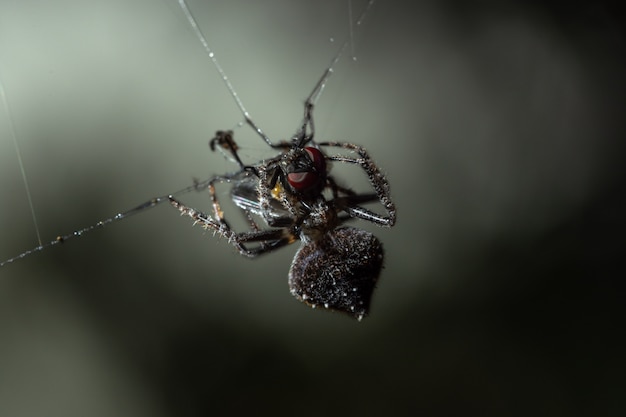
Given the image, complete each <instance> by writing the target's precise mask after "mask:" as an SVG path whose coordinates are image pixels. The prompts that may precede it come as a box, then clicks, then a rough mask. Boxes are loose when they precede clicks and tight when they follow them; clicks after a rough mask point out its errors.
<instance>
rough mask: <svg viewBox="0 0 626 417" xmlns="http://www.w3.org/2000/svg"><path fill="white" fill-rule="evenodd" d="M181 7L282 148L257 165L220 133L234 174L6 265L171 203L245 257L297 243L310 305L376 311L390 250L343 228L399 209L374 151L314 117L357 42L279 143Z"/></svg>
mask: <svg viewBox="0 0 626 417" xmlns="http://www.w3.org/2000/svg"><path fill="white" fill-rule="evenodd" d="M372 3H373V0H372V1H369V3H368V4H367V6H366V7H365V10H364V11H363V12H362V13H361V15H360V18H359V20H358V21H357V23H360V21H361V20H362V19H363V18H364V16H365V14H366V13H367V11H368V9H369V8H370V6H371V5H372ZM179 5H180V7H181V8H182V10H183V13H184V14H185V16H186V18H187V21H188V22H189V24H190V25H191V28H192V29H193V31H194V33H195V35H196V37H197V38H198V39H199V40H200V42H201V43H202V45H203V47H204V49H205V51H206V52H207V53H208V55H209V57H210V59H211V61H212V64H213V66H214V67H215V68H216V69H217V71H218V73H219V75H220V76H221V78H222V80H223V81H224V83H225V85H226V87H227V89H228V90H229V92H230V95H231V96H232V98H233V99H234V100H235V103H236V105H237V106H238V107H239V110H240V111H241V114H242V115H243V117H244V120H245V121H244V122H242V123H245V124H247V125H248V126H250V127H251V128H252V130H253V131H254V132H256V134H257V135H258V136H259V137H260V138H261V139H262V140H263V142H265V144H266V145H267V146H268V147H269V148H270V149H273V150H274V151H275V152H276V154H275V155H274V156H272V157H269V158H264V159H262V160H259V161H254V162H248V161H244V160H245V159H246V157H245V155H240V147H239V146H238V144H237V142H236V140H235V134H234V133H233V131H231V130H219V131H217V132H216V134H215V137H214V138H213V139H211V140H210V142H209V146H210V149H211V150H212V151H219V152H221V153H222V154H224V155H225V156H226V157H227V158H228V159H230V160H232V162H233V163H234V164H235V165H236V168H235V169H234V171H233V172H229V173H225V174H221V175H216V176H214V177H211V178H209V179H206V180H202V181H195V183H194V184H193V185H191V186H189V187H186V188H184V189H181V190H179V191H177V192H175V193H172V194H169V195H163V196H160V197H155V198H152V199H150V200H148V201H146V202H144V203H142V204H140V205H138V206H137V207H135V208H132V209H130V210H127V211H125V212H122V213H119V214H116V215H115V216H112V217H110V218H108V219H105V220H102V221H100V222H97V223H95V224H93V225H91V226H89V227H86V228H84V229H81V230H77V231H74V232H72V233H69V234H66V235H62V236H58V237H57V238H56V239H54V240H53V241H51V242H49V243H47V244H42V245H41V244H40V245H39V246H37V247H35V248H34V249H31V250H29V251H26V252H24V253H22V254H20V255H18V256H16V257H14V258H11V259H8V260H6V261H4V262H1V263H0V266H6V265H7V264H9V263H12V262H15V261H16V260H18V259H22V258H25V257H27V256H29V255H31V254H33V253H35V252H39V251H42V250H44V249H47V248H49V247H51V246H54V245H57V244H59V243H61V242H65V241H67V240H69V239H71V238H73V237H79V236H82V235H84V234H86V233H88V232H90V231H92V230H94V229H97V228H100V227H103V226H105V225H107V224H109V223H112V222H115V221H118V220H123V219H125V218H127V217H129V216H132V215H134V214H139V213H142V212H144V211H145V210H147V209H149V208H152V207H155V206H157V205H160V204H161V203H164V202H168V203H170V204H171V205H172V206H173V207H174V208H176V209H177V210H178V211H179V212H180V214H181V215H184V216H188V217H189V218H190V219H191V220H192V221H193V223H194V224H199V225H201V226H202V227H203V228H204V229H206V230H210V231H213V232H214V234H216V235H218V236H220V237H223V238H225V240H226V241H227V242H228V243H230V244H231V245H233V246H234V247H235V249H236V250H237V251H238V252H239V253H240V254H241V255H243V256H245V257H249V258H254V257H257V256H259V255H262V254H266V253H269V252H272V251H275V250H277V249H280V248H282V247H285V246H287V245H290V244H292V243H294V242H296V241H300V248H299V249H298V251H297V252H296V254H295V256H294V258H293V261H292V264H291V267H290V269H289V272H288V282H289V288H290V291H291V294H292V295H293V296H295V297H296V298H297V299H298V300H300V301H302V302H304V303H306V304H308V305H309V306H311V307H314V308H315V307H320V308H326V309H329V310H335V311H338V312H343V313H346V314H348V315H350V316H352V317H354V318H356V319H358V320H361V319H362V318H363V317H365V316H366V315H367V314H368V313H369V310H370V304H371V299H372V294H373V292H374V289H375V286H376V283H377V281H378V278H379V276H380V274H381V270H382V268H383V263H384V262H383V261H384V251H383V245H382V243H381V241H380V240H379V239H378V238H377V237H376V236H374V235H373V234H372V233H370V232H368V231H365V230H361V229H359V228H356V227H351V226H346V225H345V224H346V223H347V222H348V221H352V220H364V221H367V222H370V223H374V224H376V225H379V226H383V227H391V226H393V225H394V224H395V221H396V208H395V205H394V203H393V201H392V199H391V195H390V186H389V183H388V181H387V179H386V178H385V175H384V174H383V172H382V171H381V170H380V169H379V168H378V166H377V165H376V163H375V162H374V161H373V160H372V158H371V157H370V155H369V153H368V152H367V151H366V150H365V149H364V148H363V147H362V146H359V145H358V144H353V143H349V142H338V141H332V140H324V141H319V142H318V141H316V138H315V125H314V122H313V111H314V107H315V105H316V102H317V100H318V98H319V97H320V95H321V93H322V91H323V89H324V87H325V85H326V82H327V81H328V79H329V77H330V76H331V74H332V73H333V69H334V66H335V65H336V64H337V62H338V61H339V60H340V58H341V57H342V56H343V55H344V53H345V51H346V49H347V46H348V45H349V42H350V40H348V41H346V42H345V43H344V44H343V45H342V46H341V48H340V49H339V51H338V53H337V54H336V55H335V57H334V58H333V60H332V61H331V64H330V65H329V66H328V67H327V68H326V69H325V71H324V73H323V74H322V76H321V78H320V79H319V80H318V81H317V83H316V84H315V86H314V88H313V90H312V91H311V93H310V94H309V96H308V98H307V99H306V101H305V103H304V116H303V118H302V122H301V124H300V125H299V128H298V129H297V131H296V132H295V134H293V136H291V138H290V139H289V140H281V141H273V140H271V139H270V138H269V137H268V136H267V135H266V134H265V133H264V132H263V130H261V128H260V127H259V126H258V125H257V124H256V123H255V122H254V121H253V120H252V118H251V117H250V114H249V113H248V111H247V110H246V109H245V107H244V105H243V102H242V101H241V99H240V97H239V95H238V94H237V93H236V91H235V89H234V87H233V86H232V84H231V82H230V80H229V78H228V77H227V76H226V74H225V72H224V71H223V69H222V67H221V66H220V64H219V63H218V61H217V58H216V56H215V54H214V53H213V51H212V50H211V49H210V47H209V46H208V43H207V41H206V39H205V37H204V35H203V34H202V32H201V30H200V28H199V26H198V24H197V23H196V20H195V18H194V17H193V15H192V14H191V12H190V10H189V9H188V7H187V5H186V4H185V1H184V0H179ZM242 156H244V158H242ZM332 164H334V165H338V164H344V165H347V166H349V167H353V168H350V169H355V170H360V171H361V172H363V173H364V174H365V176H366V177H367V179H368V182H369V188H370V189H369V190H368V191H366V192H357V191H354V190H353V189H352V188H349V187H347V186H345V185H344V184H343V182H342V181H341V180H340V178H336V177H334V176H333V175H331V172H330V167H331V165H332ZM218 187H221V188H224V187H228V188H229V192H230V196H229V197H230V200H232V203H233V204H232V205H229V207H232V209H234V210H235V211H237V213H231V211H232V209H229V208H225V209H222V204H221V201H220V198H219V193H218V192H217V191H216V188H218ZM192 191H198V192H205V191H208V195H209V197H210V201H211V207H212V209H211V210H210V211H206V212H203V211H201V210H198V209H195V208H193V207H190V206H188V205H186V204H185V203H184V202H183V201H182V200H184V198H181V196H182V195H184V194H187V193H190V192H192ZM370 203H374V204H377V205H379V207H380V206H382V208H381V209H379V211H378V212H377V211H375V210H370V209H368V208H366V207H364V206H365V205H367V204H370ZM237 216H239V217H243V220H244V221H245V224H246V228H245V230H243V231H242V230H235V229H236V228H235V227H233V226H231V219H234V218H235V217H237Z"/></svg>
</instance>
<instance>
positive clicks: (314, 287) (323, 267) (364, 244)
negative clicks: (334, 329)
mask: <svg viewBox="0 0 626 417" xmlns="http://www.w3.org/2000/svg"><path fill="white" fill-rule="evenodd" d="M382 266H383V245H382V243H381V242H380V241H379V240H378V238H377V237H376V236H374V235H373V234H371V233H369V232H366V231H365V230H361V229H356V228H353V227H341V228H337V229H334V230H332V231H330V232H328V233H327V235H326V236H325V237H324V238H323V239H321V240H317V241H310V242H306V243H303V245H302V246H301V247H300V249H299V250H298V252H297V253H296V255H295V257H294V260H293V263H292V264H291V268H290V270H289V288H290V291H291V294H292V295H294V296H295V297H296V298H298V299H299V300H300V301H303V302H305V303H306V304H308V305H310V306H312V307H318V306H319V307H325V308H328V309H331V310H337V311H341V312H344V313H347V314H349V315H351V316H353V317H355V318H356V319H358V320H361V319H362V318H363V317H364V316H365V315H367V314H368V312H369V308H370V302H371V299H372V293H373V292H374V288H375V286H376V281H377V280H378V277H379V275H380V271H381V269H382Z"/></svg>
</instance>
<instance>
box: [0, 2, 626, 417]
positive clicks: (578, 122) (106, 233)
mask: <svg viewBox="0 0 626 417" xmlns="http://www.w3.org/2000/svg"><path fill="white" fill-rule="evenodd" d="M353 3H354V7H355V15H356V14H357V12H356V10H361V9H362V7H363V4H362V2H357V1H354V2H353ZM407 4H408V3H407ZM407 4H403V3H402V2H394V1H379V2H377V3H375V5H374V6H373V8H372V10H371V12H370V14H369V15H368V16H367V18H366V20H365V23H364V24H363V27H362V28H361V29H359V30H358V34H357V37H356V43H355V55H356V57H357V59H356V61H352V60H351V59H349V56H345V57H344V59H343V60H342V61H341V62H340V63H339V65H338V66H337V68H336V70H337V71H336V73H335V75H334V76H333V77H332V78H331V80H330V82H329V84H328V86H327V88H326V91H325V93H324V95H323V96H322V98H321V99H320V101H319V103H318V107H317V109H316V112H315V115H316V126H317V135H318V139H321V138H325V139H335V140H345V141H352V142H355V143H360V144H363V145H365V146H366V147H367V148H368V149H369V150H370V152H371V154H372V155H373V156H374V158H375V159H376V161H377V162H378V163H379V164H380V166H381V167H382V168H383V169H384V170H385V172H386V173H387V175H388V179H389V181H390V183H391V186H392V194H393V197H394V200H395V202H396V204H397V206H398V223H397V225H396V226H395V227H394V228H393V229H379V228H376V227H373V226H370V225H363V224H362V223H358V225H359V226H360V227H361V226H362V227H365V228H367V229H368V230H372V231H375V232H376V234H377V236H379V238H380V239H381V240H382V241H383V243H384V245H385V248H386V268H385V270H384V271H383V274H382V276H381V280H380V283H379V286H378V289H377V291H376V293H375V296H374V302H373V306H372V314H371V316H370V317H368V318H366V319H365V320H363V321H362V322H360V323H359V322H356V321H354V320H352V319H350V318H348V317H344V316H342V315H339V314H332V313H328V312H325V311H316V310H311V309H309V308H307V307H306V306H304V305H302V304H300V303H298V302H297V301H296V300H295V299H293V298H292V297H291V296H290V295H289V292H288V288H287V271H288V269H289V264H290V261H291V258H292V257H293V254H294V252H295V250H296V247H295V246H294V247H291V248H287V249H284V250H282V251H280V252H278V253H275V254H271V255H268V256H266V257H263V258H261V259H257V260H254V261H250V260H247V259H243V258H240V257H239V256H238V255H237V254H236V253H235V251H234V250H233V249H232V247H231V246H230V245H228V244H227V243H226V242H224V241H220V240H218V239H216V238H213V237H212V236H211V234H210V233H206V234H205V233H202V231H201V229H199V228H197V227H196V228H192V227H190V222H189V221H188V220H187V219H181V218H180V217H179V216H178V215H177V214H176V213H175V212H174V211H173V210H172V209H170V208H169V207H165V206H163V207H158V208H156V209H154V210H150V211H147V212H145V213H143V214H141V215H139V216H136V217H133V218H130V219H127V220H125V221H124V222H121V223H118V224H115V225H112V226H111V227H108V228H107V229H106V230H99V231H96V232H93V233H91V234H90V235H88V236H86V237H84V238H82V239H80V240H72V241H69V242H67V243H66V244H64V245H63V246H62V247H55V248H53V249H50V250H48V251H45V252H43V253H39V254H36V255H33V256H31V257H29V258H26V259H23V260H20V261H19V262H17V263H15V264H11V265H8V266H6V267H3V268H2V269H1V270H0V415H2V416H5V415H6V416H27V415H28V416H30V415H47V416H87V415H89V416H98V415H102V416H109V415H117V416H126V415H128V416H142V415H145V416H158V415H163V416H165V415H176V416H180V415H189V416H194V415H235V414H236V413H238V412H241V413H243V412H248V413H250V414H261V415H294V414H298V415H344V416H348V415H382V414H385V415H418V414H425V415H461V414H463V415H494V416H496V415H497V416H501V415H546V416H559V415H568V416H571V415H581V416H583V415H584V416H587V415H614V416H617V415H624V413H625V412H626V399H625V398H624V394H623V393H624V390H625V388H626V383H625V381H624V378H625V377H624V374H625V371H626V366H625V365H626V364H625V360H624V354H623V351H624V344H623V342H622V340H621V339H622V333H623V324H624V307H623V304H624V301H623V300H624V295H625V293H624V291H623V289H622V288H623V284H622V282H621V280H622V279H623V275H624V266H623V265H624V261H623V256H622V254H623V247H624V246H623V244H624V231H625V230H624V229H625V228H624V217H623V214H624V212H625V209H626V201H625V197H624V196H625V195H626V194H625V191H626V190H625V187H624V185H625V182H624V181H623V180H624V176H623V173H622V171H623V166H622V153H623V150H624V149H623V148H624V142H623V136H622V135H623V133H624V124H623V123H624V122H623V109H624V104H625V103H624V69H625V68H624V61H623V56H624V37H623V31H622V29H621V27H620V24H621V19H620V18H619V17H618V16H617V14H616V13H615V10H612V9H610V8H609V7H608V6H605V5H603V4H602V3H598V2H596V3H594V4H593V5H582V4H577V3H575V2H574V3H572V2H570V3H567V5H566V6H562V5H560V4H557V3H545V2H537V3H536V4H532V3H528V2H524V3H522V2H519V3H518V2H488V1H486V2H415V3H413V2H412V3H410V4H411V5H410V6H408V5H407ZM190 7H191V8H192V10H193V11H194V13H195V14H196V16H197V18H198V20H199V24H200V26H201V27H202V29H203V30H204V32H205V34H206V36H207V39H208V40H209V42H210V44H211V45H212V47H213V48H214V50H215V52H216V54H217V56H218V59H220V62H221V64H222V65H223V67H224V69H225V71H226V73H227V74H228V75H229V77H230V78H231V80H232V82H233V84H234V86H235V88H236V89H237V91H238V93H239V94H240V96H241V97H242V100H243V102H244V103H245V105H246V107H247V109H248V110H249V111H250V113H251V115H252V117H253V118H254V120H255V121H256V122H257V123H258V124H259V125H260V126H261V127H263V128H264V130H265V131H266V132H267V133H268V134H269V135H270V136H271V137H272V138H278V139H280V138H285V137H288V136H289V135H291V134H293V132H294V131H295V129H296V127H297V125H298V123H299V121H300V118H301V113H302V103H303V100H304V98H305V97H306V96H307V95H308V94H309V92H310V90H311V89H312V87H313V85H314V83H315V82H316V81H317V79H318V78H319V76H320V75H321V73H322V71H323V70H324V68H325V67H326V66H327V65H328V64H329V62H330V60H331V58H332V56H333V55H334V53H335V51H336V50H337V48H338V46H339V45H340V42H341V41H342V40H343V39H345V38H346V36H347V33H348V24H347V22H348V11H347V5H346V4H344V3H342V2H333V1H328V2H289V1H271V2H255V3H254V4H249V2H233V1H230V2H225V1H224V2H221V1H211V2H201V1H198V2H191V4H190ZM330 37H333V38H334V39H335V41H334V42H333V43H331V42H329V38H330ZM0 75H1V76H2V81H3V83H4V86H5V90H6V96H7V101H8V104H9V107H10V112H11V116H12V117H11V120H12V122H13V124H14V126H15V131H16V134H17V137H18V140H19V143H20V146H21V151H22V157H23V159H24V164H25V168H26V174H27V176H28V179H29V182H30V188H31V192H32V197H33V202H34V205H35V210H36V214H37V217H38V222H39V226H40V229H41V234H42V237H43V239H44V240H45V241H48V240H51V239H53V238H54V236H56V235H57V234H60V233H68V232H70V231H72V230H75V229H77V228H79V227H84V226H87V225H90V224H93V223H95V222H96V221H98V220H100V219H103V218H106V217H108V216H112V215H114V214H115V213H117V212H119V211H120V210H125V209H128V208H131V207H133V206H135V205H137V204H139V203H141V202H142V201H145V200H147V199H149V198H150V197H153V196H156V195H163V194H167V193H170V192H173V191H175V190H177V189H180V188H182V187H184V186H186V185H188V184H190V183H191V181H192V178H193V177H200V178H206V177H209V176H210V175H212V174H216V173H221V172H225V171H227V170H229V169H232V168H233V166H232V165H229V164H228V162H226V161H223V158H221V157H220V156H219V155H217V154H211V153H210V152H209V150H208V147H207V146H206V141H207V140H208V139H209V138H210V137H211V136H212V133H213V131H215V130H217V129H230V128H234V127H235V126H236V125H237V123H238V122H239V121H241V119H242V117H241V114H240V113H239V110H238V108H237V107H236V105H235V103H234V101H233V100H232V98H231V97H230V96H229V94H228V91H227V90H226V88H225V87H224V85H223V84H222V83H221V81H220V79H219V77H218V75H217V73H216V71H215V69H214V68H213V67H212V66H211V63H210V60H209V59H208V57H207V56H206V55H205V54H204V53H203V51H202V49H201V47H200V46H199V43H198V41H197V40H196V39H195V38H194V36H193V34H192V33H191V31H190V30H189V29H188V24H187V23H186V21H185V20H184V18H183V17H182V15H181V13H180V11H179V10H178V9H177V6H176V4H175V2H167V1H160V2H153V1H141V0H137V1H132V2H129V1H119V2H117V1H108V2H98V1H88V2H85V1H83V2H74V1H70V0H66V1H60V0H59V1H54V2H47V3H40V2H34V1H22V2H19V3H15V2H14V3H13V4H10V3H9V2H2V3H0ZM1 117H2V119H1V120H2V122H0V126H1V128H2V131H1V133H0V134H1V139H2V140H0V190H1V191H2V195H3V197H2V198H1V199H0V230H1V231H2V234H1V238H0V258H2V259H5V258H8V257H11V256H14V255H16V254H18V253H19V252H21V251H23V250H27V249H29V248H31V247H33V246H35V245H36V242H37V238H36V235H35V233H34V231H33V225H32V224H33V223H32V219H31V215H30V212H29V209H28V203H27V199H26V195H25V192H24V185H23V183H22V181H21V177H20V173H19V168H18V165H17V158H16V156H15V151H14V148H13V143H12V141H11V139H10V130H9V128H8V120H9V119H8V117H7V111H6V109H3V111H2V115H1ZM235 134H236V137H237V140H238V142H239V143H240V145H242V147H243V148H244V155H245V158H248V160H256V159H258V158H259V155H262V152H263V144H262V143H260V140H259V139H258V137H256V136H255V135H254V133H253V132H251V131H250V130H249V129H248V128H246V127H243V128H238V129H236V130H235ZM337 172H338V173H339V172H341V177H342V178H345V180H344V181H345V183H346V184H350V185H352V184H357V185H362V184H361V183H362V180H363V179H362V177H361V176H360V173H359V172H353V173H350V172H346V173H345V174H344V173H343V171H339V170H338V171H337ZM338 175H339V174H338ZM359 181H360V182H359ZM181 198H182V199H183V201H185V202H188V203H190V204H193V205H194V206H199V207H201V208H203V209H205V210H208V209H209V204H208V197H207V195H205V194H201V195H189V196H184V197H181ZM355 225H356V223H355Z"/></svg>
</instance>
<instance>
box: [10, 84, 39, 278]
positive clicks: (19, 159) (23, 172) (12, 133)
mask: <svg viewBox="0 0 626 417" xmlns="http://www.w3.org/2000/svg"><path fill="white" fill-rule="evenodd" d="M0 96H2V104H3V105H4V108H5V109H6V111H7V119H8V122H9V135H10V136H11V139H12V141H13V146H14V148H15V154H16V155H17V164H18V165H19V167H20V174H21V176H22V182H23V183H24V189H25V190H26V197H27V198H28V207H29V208H30V215H31V217H32V218H33V225H34V226H35V234H36V235H37V242H38V243H39V245H40V246H41V234H40V233H39V225H38V223H37V216H36V215H35V206H34V204H33V198H32V194H31V192H30V187H29V186H28V178H27V177H26V170H25V169H24V161H23V160H22V152H20V145H19V143H18V142H17V135H16V134H15V126H14V125H13V117H12V115H11V108H10V107H9V102H8V100H7V97H6V92H5V90H4V84H3V83H2V75H1V74H0ZM0 266H2V264H0Z"/></svg>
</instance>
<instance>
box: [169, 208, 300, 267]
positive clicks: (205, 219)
mask: <svg viewBox="0 0 626 417" xmlns="http://www.w3.org/2000/svg"><path fill="white" fill-rule="evenodd" d="M169 201H170V204H171V205H172V206H173V207H174V208H176V209H177V210H178V211H180V213H181V215H186V216H189V217H190V218H191V219H193V221H194V224H196V223H198V224H200V225H202V227H203V228H204V229H206V230H213V231H214V232H216V233H217V234H218V235H220V236H221V237H224V238H226V239H227V240H228V243H230V244H231V245H233V246H234V247H235V248H236V249H237V251H239V253H240V254H241V255H243V256H247V257H249V258H254V257H256V256H259V255H262V254H264V253H267V252H270V251H273V250H274V249H277V248H280V247H282V246H285V245H288V244H290V243H293V242H294V241H296V240H297V237H296V236H295V235H294V234H293V233H291V231H290V230H289V229H288V228H284V229H269V230H259V231H252V232H240V233H237V232H235V231H234V230H232V229H231V228H230V226H229V225H228V223H226V222H225V221H217V220H215V219H213V218H211V216H209V215H207V214H205V213H203V212H201V211H198V210H196V209H194V208H192V207H189V206H186V205H185V204H183V203H181V202H180V201H178V200H176V199H175V198H174V197H172V196H170V197H169ZM254 242H260V243H261V245H259V246H258V247H253V248H248V247H247V246H246V244H247V243H254Z"/></svg>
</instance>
